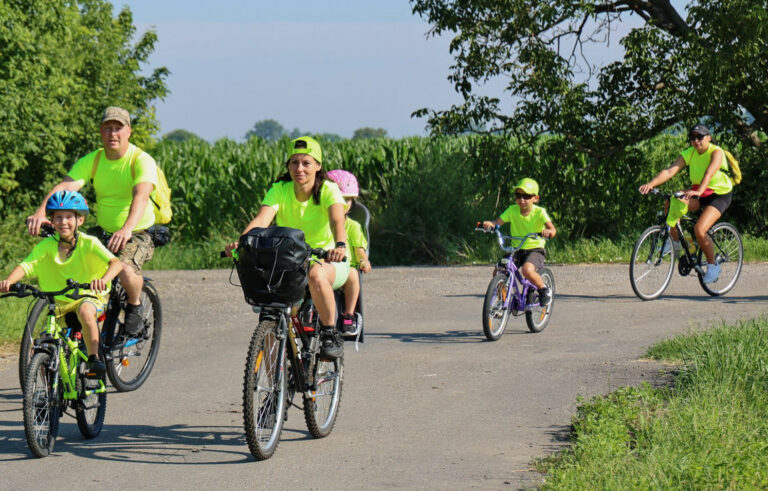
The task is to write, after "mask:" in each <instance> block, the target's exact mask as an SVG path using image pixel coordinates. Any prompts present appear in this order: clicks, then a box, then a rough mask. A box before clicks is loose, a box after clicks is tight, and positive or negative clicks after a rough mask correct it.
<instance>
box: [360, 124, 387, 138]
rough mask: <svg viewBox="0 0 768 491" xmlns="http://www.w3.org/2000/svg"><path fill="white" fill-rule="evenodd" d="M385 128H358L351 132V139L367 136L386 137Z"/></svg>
mask: <svg viewBox="0 0 768 491" xmlns="http://www.w3.org/2000/svg"><path fill="white" fill-rule="evenodd" d="M386 136H387V130H385V129H384V128H368V127H366V128H358V129H356V130H355V132H354V133H353V134H352V139H353V140H362V139H369V138H386Z"/></svg>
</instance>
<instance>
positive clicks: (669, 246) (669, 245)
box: [661, 237, 683, 256]
mask: <svg viewBox="0 0 768 491" xmlns="http://www.w3.org/2000/svg"><path fill="white" fill-rule="evenodd" d="M681 247H683V246H682V245H680V241H679V240H672V238H671V237H670V238H667V241H666V242H664V248H663V249H662V250H661V255H662V256H666V255H667V254H669V252H670V251H671V250H674V251H675V253H677V252H678V251H679V250H680V248H681Z"/></svg>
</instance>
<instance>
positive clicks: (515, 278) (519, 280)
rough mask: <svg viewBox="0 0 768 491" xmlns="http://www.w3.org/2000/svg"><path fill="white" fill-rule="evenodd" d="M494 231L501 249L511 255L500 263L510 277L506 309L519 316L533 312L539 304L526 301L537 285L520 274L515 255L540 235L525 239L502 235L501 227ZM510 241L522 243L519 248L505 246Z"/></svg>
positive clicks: (525, 237)
mask: <svg viewBox="0 0 768 491" xmlns="http://www.w3.org/2000/svg"><path fill="white" fill-rule="evenodd" d="M476 230H482V231H485V229H482V228H480V229H476ZM494 231H495V232H496V237H497V240H498V242H499V247H500V248H501V250H503V251H504V252H505V253H507V254H509V256H508V257H503V258H501V261H500V262H501V264H503V265H504V271H506V273H507V275H508V276H509V278H508V280H507V291H508V292H511V293H512V295H509V294H507V296H506V298H505V299H504V308H505V309H506V310H509V311H510V312H512V314H513V315H519V314H518V312H520V313H521V312H525V311H526V310H531V308H533V307H536V306H538V305H539V303H538V302H537V303H535V304H527V303H526V302H525V299H526V297H527V296H528V292H529V291H530V290H531V289H534V290H535V289H536V285H534V284H533V283H531V282H530V281H529V280H528V278H526V277H525V276H523V274H522V273H521V272H520V269H519V268H518V267H517V266H516V265H515V261H514V255H515V253H516V252H517V251H519V250H520V249H521V248H522V247H523V245H524V244H525V242H526V241H527V240H528V239H529V238H531V237H536V236H538V235H539V234H536V233H531V234H527V235H526V236H524V237H511V236H504V235H502V234H501V230H500V228H499V227H496V228H495V229H494ZM508 240H509V241H511V240H520V242H519V243H518V244H517V247H510V246H507V245H505V242H506V241H508Z"/></svg>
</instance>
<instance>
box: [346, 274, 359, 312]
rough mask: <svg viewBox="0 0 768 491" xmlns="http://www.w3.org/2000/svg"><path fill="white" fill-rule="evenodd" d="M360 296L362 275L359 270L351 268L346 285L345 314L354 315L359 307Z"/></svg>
mask: <svg viewBox="0 0 768 491" xmlns="http://www.w3.org/2000/svg"><path fill="white" fill-rule="evenodd" d="M359 296H360V273H358V272H357V268H350V270H349V278H347V282H346V283H344V313H345V314H354V313H355V307H356V306H357V297H359Z"/></svg>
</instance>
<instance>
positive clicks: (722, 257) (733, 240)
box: [699, 222, 744, 297]
mask: <svg viewBox="0 0 768 491" xmlns="http://www.w3.org/2000/svg"><path fill="white" fill-rule="evenodd" d="M711 238H712V242H713V243H714V247H715V258H716V260H717V262H718V264H720V276H719V277H718V279H717V281H715V282H713V283H704V277H703V276H702V275H699V283H700V284H701V287H702V288H703V289H704V291H705V292H707V293H709V294H710V295H712V296H713V297H718V296H720V295H724V294H726V293H728V292H729V291H730V290H731V289H732V288H733V287H734V286H736V281H738V279H739V276H740V275H741V268H742V265H743V263H744V244H743V243H742V242H741V236H740V235H739V231H738V230H737V229H736V227H734V226H733V225H731V224H730V223H727V222H721V223H717V224H715V225H714V226H713V227H712V229H711Z"/></svg>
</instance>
